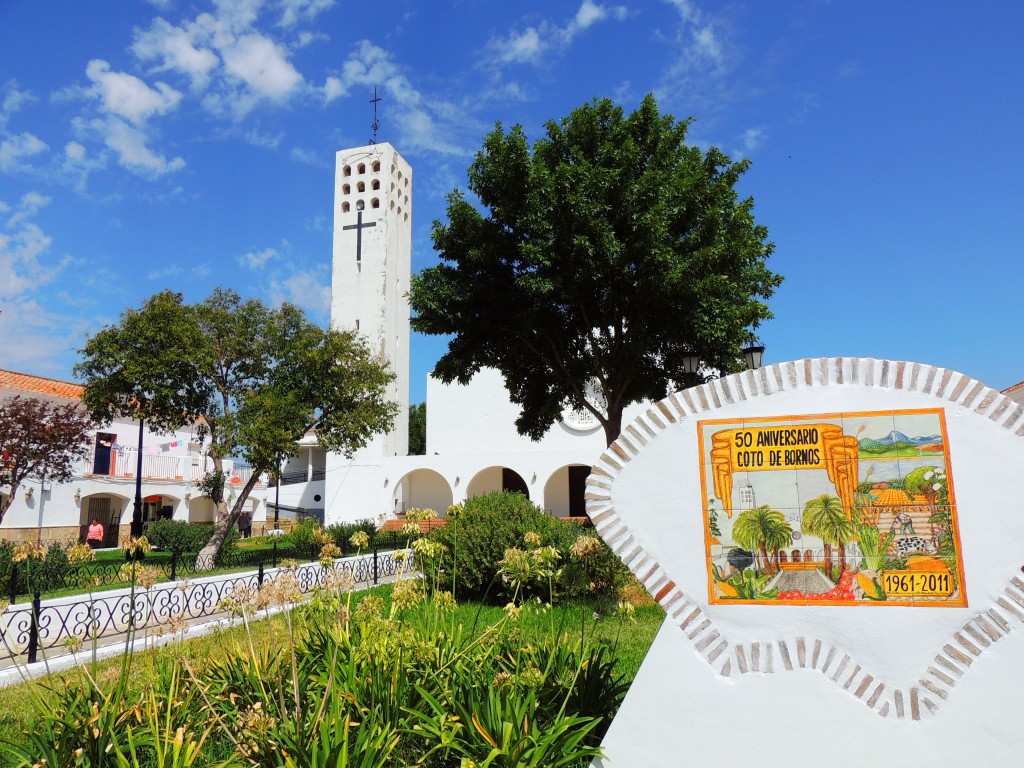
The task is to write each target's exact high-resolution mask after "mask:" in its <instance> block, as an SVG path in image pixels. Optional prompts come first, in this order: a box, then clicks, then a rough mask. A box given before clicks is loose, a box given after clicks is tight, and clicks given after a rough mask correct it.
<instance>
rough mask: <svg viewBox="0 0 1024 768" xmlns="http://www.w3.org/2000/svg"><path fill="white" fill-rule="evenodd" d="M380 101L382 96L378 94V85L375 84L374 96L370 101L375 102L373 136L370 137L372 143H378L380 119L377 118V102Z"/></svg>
mask: <svg viewBox="0 0 1024 768" xmlns="http://www.w3.org/2000/svg"><path fill="white" fill-rule="evenodd" d="M379 101H380V96H378V95H377V86H373V98H372V99H370V103H371V104H373V138H372V139H370V143H371V144H376V143H377V129H378V128H380V121H379V120H377V103H378V102H379Z"/></svg>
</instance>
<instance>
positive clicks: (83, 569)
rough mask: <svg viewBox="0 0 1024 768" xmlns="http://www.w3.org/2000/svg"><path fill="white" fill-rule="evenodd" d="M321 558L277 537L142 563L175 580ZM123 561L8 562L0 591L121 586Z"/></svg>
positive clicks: (388, 540) (13, 597)
mask: <svg viewBox="0 0 1024 768" xmlns="http://www.w3.org/2000/svg"><path fill="white" fill-rule="evenodd" d="M406 538H407V537H405V536H403V535H399V534H398V533H396V532H393V531H387V532H382V533H379V534H377V535H376V536H374V537H373V538H372V539H371V541H370V544H369V546H368V547H366V548H365V549H364V551H372V552H374V553H376V552H380V551H384V550H390V549H398V548H401V547H404V546H405V544H406ZM339 548H340V549H341V554H342V557H348V556H349V555H354V554H356V549H355V547H353V546H352V545H351V544H350V543H349V542H348V541H344V540H343V541H342V542H340V545H339ZM319 557H320V546H319V545H315V544H309V545H297V544H289V545H285V546H281V545H278V543H277V542H276V541H275V542H273V544H272V546H271V547H268V548H267V549H234V550H231V551H228V552H221V553H219V554H217V555H205V556H203V557H202V558H200V557H199V553H197V552H166V551H159V550H158V551H154V552H152V553H150V554H149V555H147V556H146V558H145V560H144V563H145V565H148V566H152V567H154V568H159V569H160V570H161V571H162V572H163V575H164V576H165V577H166V578H168V579H170V580H171V581H175V580H177V579H181V578H185V577H194V576H206V575H209V573H210V571H213V570H214V569H236V568H253V569H257V568H276V567H278V566H279V565H280V564H281V563H282V562H283V561H285V560H297V561H299V562H310V561H312V560H317V559H318V558H319ZM125 562H126V561H125V560H109V561H99V562H96V561H93V562H88V563H68V562H66V560H52V559H49V558H48V559H47V560H43V561H38V560H34V561H32V562H31V563H30V564H26V563H24V562H22V563H14V562H12V563H10V573H9V574H7V575H6V582H4V581H3V580H0V590H2V591H0V595H3V596H4V597H5V598H6V599H7V600H8V601H9V602H10V603H11V604H14V603H16V602H17V600H18V598H19V597H21V598H24V597H27V596H29V595H32V594H34V593H36V592H39V593H40V594H44V593H47V592H56V591H59V590H85V589H91V590H93V591H99V590H102V589H103V588H109V587H110V586H111V585H117V586H120V585H123V584H124V581H125V580H124V577H123V575H122V574H121V569H122V568H123V567H124V564H125Z"/></svg>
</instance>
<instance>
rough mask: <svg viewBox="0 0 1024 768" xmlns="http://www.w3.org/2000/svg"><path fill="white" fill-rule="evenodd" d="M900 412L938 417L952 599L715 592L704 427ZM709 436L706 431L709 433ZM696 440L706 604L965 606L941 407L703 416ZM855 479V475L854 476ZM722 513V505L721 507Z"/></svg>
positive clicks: (698, 424)
mask: <svg viewBox="0 0 1024 768" xmlns="http://www.w3.org/2000/svg"><path fill="white" fill-rule="evenodd" d="M900 415H907V416H918V415H934V416H936V417H938V422H939V428H940V430H941V434H942V447H943V457H944V466H945V470H946V484H947V487H948V490H949V505H948V506H949V512H950V527H951V534H952V542H953V547H954V550H955V551H956V564H957V579H958V581H959V591H958V592H959V595H958V597H957V598H956V599H953V600H949V599H936V598H919V599H918V600H913V599H911V600H906V599H903V600H867V599H860V600H853V601H850V600H813V601H803V602H801V601H798V600H778V599H774V600H742V599H730V598H720V597H718V596H717V595H716V594H715V577H714V573H713V571H712V568H711V524H710V519H709V515H708V508H707V499H708V498H709V497H708V489H707V481H708V470H707V468H708V467H709V466H710V459H709V460H708V461H705V458H706V454H705V452H704V430H705V428H706V427H709V426H714V425H717V424H727V425H730V426H731V427H732V428H736V429H742V428H743V427H744V426H747V425H751V424H759V423H771V422H776V423H778V422H787V421H789V422H793V421H814V420H818V419H843V418H846V417H851V418H852V417H871V416H891V417H896V416H900ZM709 437H710V435H709ZM697 441H698V450H699V452H700V453H699V459H698V460H699V462H700V489H701V504H700V510H701V516H702V517H703V518H704V523H703V524H704V561H705V563H706V566H705V567H706V569H707V574H708V604H710V605H800V606H808V605H825V606H845V607H854V606H861V605H871V606H876V605H877V606H903V607H913V608H964V607H966V606H967V604H968V603H967V578H966V576H965V574H964V562H963V549H962V546H961V543H960V519H959V515H958V514H957V507H956V495H955V492H954V488H953V472H952V467H951V457H950V445H949V436H948V434H947V432H946V412H945V409H943V408H911V409H904V410H898V409H893V410H887V411H850V412H840V413H813V414H802V415H781V416H759V417H753V418H739V419H704V420H701V421H698V422H697ZM781 471H797V470H794V469H792V468H790V469H786V468H782V469H781ZM858 479H859V478H858ZM722 511H723V513H724V511H725V510H724V509H723V510H722Z"/></svg>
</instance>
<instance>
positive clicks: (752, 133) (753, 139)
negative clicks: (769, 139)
mask: <svg viewBox="0 0 1024 768" xmlns="http://www.w3.org/2000/svg"><path fill="white" fill-rule="evenodd" d="M763 138H764V128H747V130H745V131H744V132H743V146H744V148H745V149H746V150H747V152H753V151H754V150H755V149H757V148H758V147H759V146H761V140H762V139H763Z"/></svg>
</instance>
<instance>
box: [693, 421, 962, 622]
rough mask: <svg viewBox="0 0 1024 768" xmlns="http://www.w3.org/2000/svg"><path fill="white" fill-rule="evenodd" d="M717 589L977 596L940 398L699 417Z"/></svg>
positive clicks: (940, 598)
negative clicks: (896, 405)
mask: <svg viewBox="0 0 1024 768" xmlns="http://www.w3.org/2000/svg"><path fill="white" fill-rule="evenodd" d="M698 439H699V441H700V456H701V490H702V493H703V499H704V503H703V504H702V508H703V509H704V541H705V547H706V557H707V563H708V598H709V600H710V601H711V602H712V603H719V604H729V603H732V604H735V603H748V604H749V603H758V604H760V603H764V604H772V605H785V604H797V603H798V604H808V603H812V602H813V603H819V602H820V603H822V604H826V605H902V606H910V605H913V606H955V607H959V606H965V605H967V595H966V590H965V584H964V574H963V567H962V561H961V550H960V542H959V534H958V528H957V515H956V502H955V501H954V498H953V478H952V473H951V471H950V460H949V445H948V442H947V439H946V424H945V420H944V414H943V411H942V410H941V409H928V410H904V411H872V412H863V413H830V414H819V415H809V416H808V415H801V416H785V417H779V418H763V419H743V420H732V421H730V420H707V421H701V422H700V423H699V424H698Z"/></svg>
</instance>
